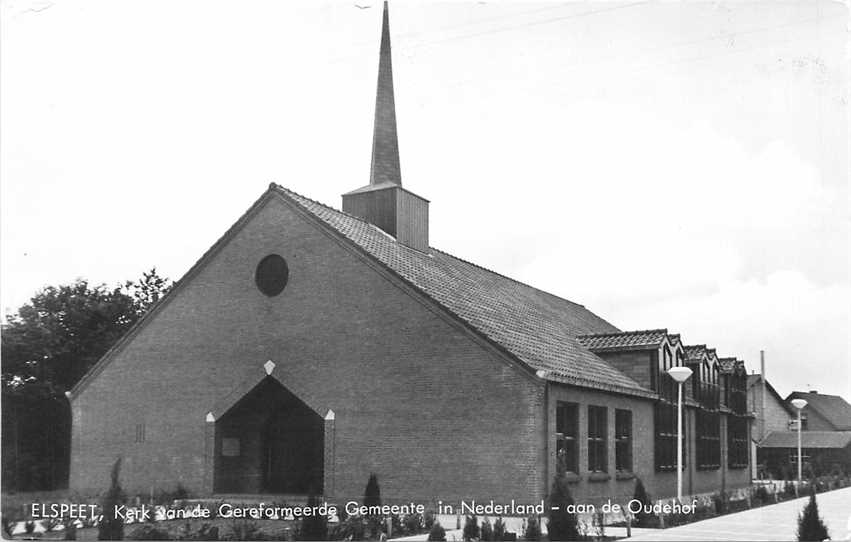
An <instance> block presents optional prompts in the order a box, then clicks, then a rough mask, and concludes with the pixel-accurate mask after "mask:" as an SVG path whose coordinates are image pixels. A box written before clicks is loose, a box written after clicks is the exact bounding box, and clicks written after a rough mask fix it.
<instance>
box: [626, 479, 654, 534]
mask: <svg viewBox="0 0 851 542" xmlns="http://www.w3.org/2000/svg"><path fill="white" fill-rule="evenodd" d="M632 498H633V499H634V500H636V501H638V502H640V503H641V510H639V511H638V513H636V514H635V517H634V521H633V525H634V526H635V527H653V526H655V524H656V521H655V519H656V518H655V517H654V516H653V514H650V513H648V512H645V511H644V510H645V506H650V505H651V504H652V503H651V502H650V496H649V495H647V490H646V489H644V482H642V481H641V478H636V479H635V491H634V492H633V496H632Z"/></svg>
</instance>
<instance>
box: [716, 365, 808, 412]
mask: <svg viewBox="0 0 851 542" xmlns="http://www.w3.org/2000/svg"><path fill="white" fill-rule="evenodd" d="M723 359H725V360H726V359H734V360H735V358H723ZM760 382H762V375H758V374H753V375H748V382H747V384H748V390H750V389H751V388H752V387H754V386H756V385H757V384H759V383H760ZM765 388H766V389H767V390H768V393H770V394H771V396H772V397H774V399H775V400H777V402H778V403H780V405H781V406H782V407H783V408H784V409H785V410H786V412H788V413H789V415H790V416H797V415H798V413H797V411H796V410H795V407H793V406H792V405H790V404H789V403H788V402H787V401H784V400H783V397H781V396H780V394H779V393H777V390H775V389H774V386H772V385H771V382H769V381H768V380H766V381H765Z"/></svg>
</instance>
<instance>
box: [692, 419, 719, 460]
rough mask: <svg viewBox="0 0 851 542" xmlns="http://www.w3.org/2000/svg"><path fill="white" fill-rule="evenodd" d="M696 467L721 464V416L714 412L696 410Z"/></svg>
mask: <svg viewBox="0 0 851 542" xmlns="http://www.w3.org/2000/svg"><path fill="white" fill-rule="evenodd" d="M696 421H697V449H696V452H697V468H699V469H717V468H719V467H720V466H721V418H720V416H719V415H718V413H716V412H706V411H704V410H698V411H697V420H696Z"/></svg>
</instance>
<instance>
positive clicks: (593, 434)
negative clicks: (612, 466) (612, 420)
mask: <svg viewBox="0 0 851 542" xmlns="http://www.w3.org/2000/svg"><path fill="white" fill-rule="evenodd" d="M607 415H608V410H607V409H606V407H600V406H589V407H588V470H589V471H591V472H607V471H608V465H607V464H606V455H607V453H608V452H607V449H606V436H607V427H606V416H607Z"/></svg>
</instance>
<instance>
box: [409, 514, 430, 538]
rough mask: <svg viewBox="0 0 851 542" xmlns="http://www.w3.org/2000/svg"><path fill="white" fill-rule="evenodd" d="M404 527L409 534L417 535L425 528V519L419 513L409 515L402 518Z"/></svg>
mask: <svg viewBox="0 0 851 542" xmlns="http://www.w3.org/2000/svg"><path fill="white" fill-rule="evenodd" d="M432 521H433V519H432ZM402 526H403V527H404V529H405V532H407V533H408V534H417V533H418V532H420V530H422V528H423V517H422V516H421V515H420V514H417V513H414V514H408V515H407V516H405V517H404V518H402Z"/></svg>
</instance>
